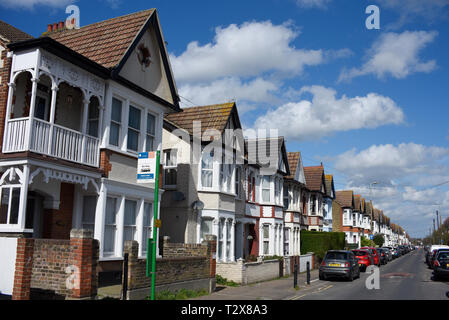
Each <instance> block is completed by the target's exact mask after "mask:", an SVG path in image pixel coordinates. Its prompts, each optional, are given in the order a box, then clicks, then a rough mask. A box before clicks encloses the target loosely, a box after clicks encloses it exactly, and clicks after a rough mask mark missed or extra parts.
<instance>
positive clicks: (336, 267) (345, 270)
mask: <svg viewBox="0 0 449 320" xmlns="http://www.w3.org/2000/svg"><path fill="white" fill-rule="evenodd" d="M333 276H335V277H343V278H346V279H348V280H349V281H352V280H353V279H354V278H359V277H360V269H359V262H358V259H357V258H356V257H355V255H354V253H352V252H351V251H346V250H330V251H328V252H327V253H326V256H325V257H324V259H323V262H322V263H321V266H320V271H319V278H320V280H326V279H327V278H328V277H333Z"/></svg>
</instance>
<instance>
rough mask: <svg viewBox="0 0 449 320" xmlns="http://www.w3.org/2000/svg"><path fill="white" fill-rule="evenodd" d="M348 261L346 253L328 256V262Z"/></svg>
mask: <svg viewBox="0 0 449 320" xmlns="http://www.w3.org/2000/svg"><path fill="white" fill-rule="evenodd" d="M332 259H334V260H347V259H348V254H347V253H346V252H328V253H327V254H326V260H332Z"/></svg>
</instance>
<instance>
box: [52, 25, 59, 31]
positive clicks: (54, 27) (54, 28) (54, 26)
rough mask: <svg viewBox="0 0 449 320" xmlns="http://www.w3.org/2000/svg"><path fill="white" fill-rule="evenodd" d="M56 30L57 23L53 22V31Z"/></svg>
mask: <svg viewBox="0 0 449 320" xmlns="http://www.w3.org/2000/svg"><path fill="white" fill-rule="evenodd" d="M57 30H58V24H57V23H53V30H52V31H53V32H55V31H57Z"/></svg>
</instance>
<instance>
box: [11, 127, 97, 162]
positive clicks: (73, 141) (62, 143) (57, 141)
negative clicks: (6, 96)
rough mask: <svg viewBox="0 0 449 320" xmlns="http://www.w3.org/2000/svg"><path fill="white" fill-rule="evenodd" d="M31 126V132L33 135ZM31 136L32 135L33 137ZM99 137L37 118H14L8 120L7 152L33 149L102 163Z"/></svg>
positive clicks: (73, 158) (62, 157)
mask: <svg viewBox="0 0 449 320" xmlns="http://www.w3.org/2000/svg"><path fill="white" fill-rule="evenodd" d="M29 130H31V135H29V134H28V133H29ZM29 137H31V138H29ZM99 145H100V140H99V139H98V138H95V137H92V136H89V135H87V134H83V133H81V132H78V131H75V130H72V129H68V128H65V127H62V126H59V125H57V124H50V123H49V122H47V121H43V120H40V119H37V118H34V119H32V125H31V126H30V118H18V119H10V120H8V121H7V123H6V130H5V138H4V141H3V150H2V151H3V153H14V152H24V151H32V152H35V153H39V154H43V155H47V156H52V157H56V158H59V159H63V160H67V161H72V162H76V163H80V164H85V165H89V166H94V167H98V166H99V153H100V151H99Z"/></svg>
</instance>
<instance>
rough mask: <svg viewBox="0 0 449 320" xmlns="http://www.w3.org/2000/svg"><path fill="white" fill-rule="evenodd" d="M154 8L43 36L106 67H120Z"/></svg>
mask: <svg viewBox="0 0 449 320" xmlns="http://www.w3.org/2000/svg"><path fill="white" fill-rule="evenodd" d="M154 11H155V9H149V10H144V11H140V12H136V13H132V14H128V15H125V16H121V17H117V18H112V19H109V20H105V21H101V22H97V23H93V24H90V25H87V26H84V27H81V28H79V29H72V30H68V29H66V30H62V31H55V32H50V33H44V34H43V36H48V37H51V38H53V39H54V40H56V41H58V42H60V43H62V44H63V45H65V46H66V47H68V48H70V49H72V50H73V51H76V52H78V53H79V54H82V55H83V56H85V57H86V58H88V59H90V60H92V61H94V62H96V63H98V64H100V65H102V66H104V67H106V68H113V67H115V66H116V65H118V64H119V62H120V61H121V59H122V57H123V56H124V55H125V53H126V51H127V50H128V48H129V47H130V45H131V44H132V43H133V41H134V39H135V38H136V37H137V35H138V33H139V31H140V30H141V29H142V27H143V26H144V25H145V23H146V21H147V20H148V19H149V18H150V16H151V15H152V14H153V12H154Z"/></svg>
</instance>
